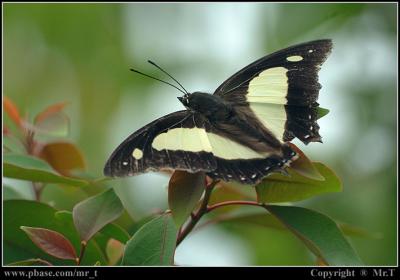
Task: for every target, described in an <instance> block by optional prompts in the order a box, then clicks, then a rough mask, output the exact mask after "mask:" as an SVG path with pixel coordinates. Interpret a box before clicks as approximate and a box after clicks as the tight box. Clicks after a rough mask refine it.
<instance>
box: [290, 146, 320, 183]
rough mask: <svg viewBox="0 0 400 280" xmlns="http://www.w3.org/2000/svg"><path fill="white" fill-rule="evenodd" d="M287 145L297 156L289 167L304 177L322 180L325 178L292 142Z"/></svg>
mask: <svg viewBox="0 0 400 280" xmlns="http://www.w3.org/2000/svg"><path fill="white" fill-rule="evenodd" d="M289 145H290V147H291V148H292V149H293V150H294V151H295V152H296V153H297V155H298V156H299V158H298V159H296V160H295V161H294V162H292V163H291V164H290V168H291V169H293V170H294V171H296V172H297V173H299V174H300V175H302V176H304V177H307V178H310V179H313V180H317V181H324V180H325V178H324V177H323V176H322V175H321V174H320V173H319V172H318V170H317V168H315V166H314V165H313V164H312V162H311V160H310V159H309V158H308V157H306V155H305V154H304V153H303V152H302V151H301V150H300V149H299V148H298V147H297V146H296V145H294V144H293V143H289Z"/></svg>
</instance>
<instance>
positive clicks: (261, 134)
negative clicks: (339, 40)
mask: <svg viewBox="0 0 400 280" xmlns="http://www.w3.org/2000/svg"><path fill="white" fill-rule="evenodd" d="M331 47H332V44H331V41H330V40H318V41H312V42H308V43H303V44H299V45H296V46H293V47H290V48H287V49H284V50H281V51H278V52H276V53H273V54H271V55H268V56H266V57H264V58H261V59H259V60H258V61H255V62H254V63H252V64H250V65H249V66H247V67H245V68H243V69H242V70H240V71H239V72H237V73H236V74H234V75H233V76H232V77H231V78H229V79H228V80H227V81H225V82H224V83H223V84H222V85H221V86H220V87H219V88H217V90H216V91H215V92H214V94H208V93H203V92H194V93H191V94H189V93H185V94H184V96H183V97H178V99H179V100H180V101H181V102H182V104H183V105H184V106H185V107H186V110H183V111H178V112H175V113H172V114H169V115H167V116H164V117H161V118H159V119H157V120H155V121H153V122H152V123H150V124H148V125H146V126H145V127H143V128H142V129H139V130H138V131H136V132H135V133H133V134H132V135H131V136H129V137H128V138H127V139H126V140H125V141H124V142H123V143H121V145H120V146H119V147H117V149H116V150H115V151H114V152H113V154H112V155H111V156H110V158H109V160H108V161H107V163H106V166H105V168H104V173H105V175H107V176H130V175H135V174H139V173H144V172H148V171H157V170H161V169H172V170H185V171H188V172H200V171H203V172H206V173H207V175H208V176H210V177H212V178H214V179H222V180H225V181H231V180H234V181H238V182H240V183H245V184H254V183H257V182H259V181H260V180H261V179H262V178H264V177H265V176H266V175H268V174H269V173H271V172H274V171H280V170H283V168H284V167H285V166H288V165H289V164H290V162H292V161H293V160H295V159H296V158H297V155H296V153H295V152H294V151H293V150H292V149H291V148H290V146H289V145H288V143H287V141H290V140H292V139H293V138H295V137H297V138H299V139H300V140H301V141H303V142H304V143H305V144H308V143H309V142H316V141H321V137H320V135H319V133H318V130H319V126H318V124H317V123H316V120H317V107H318V103H317V102H316V100H317V98H318V92H319V89H320V85H319V83H318V76H317V73H318V70H319V67H320V65H321V64H322V63H323V61H324V60H325V59H326V56H327V55H328V54H329V52H330V50H331Z"/></svg>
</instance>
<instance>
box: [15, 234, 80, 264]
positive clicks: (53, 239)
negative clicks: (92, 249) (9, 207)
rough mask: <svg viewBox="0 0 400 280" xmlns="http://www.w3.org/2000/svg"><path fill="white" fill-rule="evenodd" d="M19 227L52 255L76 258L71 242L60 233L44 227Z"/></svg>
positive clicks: (66, 258)
mask: <svg viewBox="0 0 400 280" xmlns="http://www.w3.org/2000/svg"><path fill="white" fill-rule="evenodd" d="M21 229H22V230H23V231H25V233H26V234H27V235H28V236H29V238H30V239H31V240H32V241H33V243H35V244H36V246H38V247H39V248H40V249H42V250H43V251H45V252H46V253H47V254H49V255H52V256H53V257H56V258H59V259H64V260H76V259H77V255H76V252H75V248H74V247H73V246H72V244H71V242H70V241H69V240H68V239H67V238H66V237H65V236H64V235H62V234H61V233H58V232H56V231H53V230H49V229H45V228H34V227H25V226H21Z"/></svg>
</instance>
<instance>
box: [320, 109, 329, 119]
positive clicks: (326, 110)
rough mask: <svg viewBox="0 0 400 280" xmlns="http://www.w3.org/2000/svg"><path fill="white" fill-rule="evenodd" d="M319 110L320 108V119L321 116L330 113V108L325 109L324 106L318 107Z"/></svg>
mask: <svg viewBox="0 0 400 280" xmlns="http://www.w3.org/2000/svg"><path fill="white" fill-rule="evenodd" d="M317 110H318V117H317V119H320V118H322V117H324V116H326V115H328V113H329V110H328V109H325V108H322V107H318V108H317Z"/></svg>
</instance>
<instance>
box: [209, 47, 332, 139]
mask: <svg viewBox="0 0 400 280" xmlns="http://www.w3.org/2000/svg"><path fill="white" fill-rule="evenodd" d="M331 49H332V42H331V40H318V41H312V42H308V43H303V44H299V45H295V46H292V47H289V48H286V49H283V50H280V51H277V52H275V53H272V54H270V55H267V56H265V57H263V58H261V59H259V60H257V61H255V62H253V63H252V64H250V65H248V66H247V67H245V68H243V69H242V70H240V71H239V72H237V73H236V74H234V75H233V76H232V77H230V78H229V79H228V80H226V81H225V82H224V83H223V84H222V85H221V86H220V87H218V88H217V90H216V91H215V93H214V94H215V95H218V96H220V97H222V98H223V99H224V100H226V101H227V102H229V103H231V104H232V105H233V106H234V107H236V108H240V110H250V111H251V113H252V114H253V115H254V116H255V117H256V118H257V119H258V121H259V122H260V123H261V124H262V125H263V126H264V127H265V128H267V129H268V130H269V131H270V132H271V133H272V134H273V135H274V136H275V137H276V138H278V139H279V140H280V141H290V140H292V139H293V138H294V137H297V138H299V139H300V140H301V141H303V142H304V143H306V144H307V143H309V142H315V141H320V140H321V137H320V135H319V133H318V130H319V126H318V124H317V122H316V120H317V107H318V103H317V102H316V101H317V99H318V93H319V90H320V88H321V86H320V84H319V83H318V71H319V68H320V66H321V64H322V63H323V62H324V61H325V60H326V57H327V56H328V54H329V53H330V51H331Z"/></svg>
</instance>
